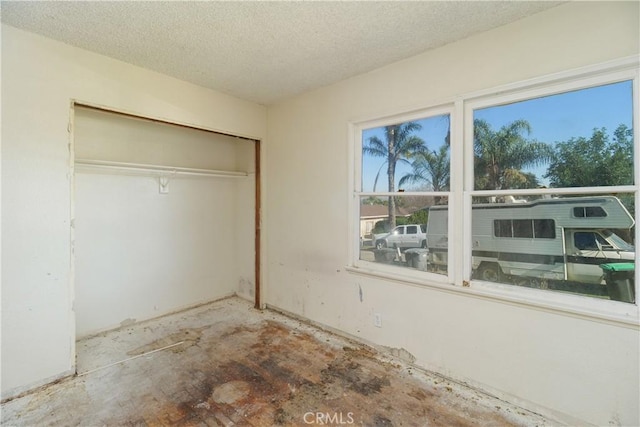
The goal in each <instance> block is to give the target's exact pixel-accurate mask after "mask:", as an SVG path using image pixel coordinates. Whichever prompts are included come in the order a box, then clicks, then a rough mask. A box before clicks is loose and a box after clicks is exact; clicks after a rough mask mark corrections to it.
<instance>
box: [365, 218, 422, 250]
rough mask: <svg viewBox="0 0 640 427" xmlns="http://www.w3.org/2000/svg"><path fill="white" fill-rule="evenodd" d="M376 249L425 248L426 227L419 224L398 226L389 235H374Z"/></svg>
mask: <svg viewBox="0 0 640 427" xmlns="http://www.w3.org/2000/svg"><path fill="white" fill-rule="evenodd" d="M374 241H375V247H376V249H382V248H400V249H407V248H426V247H427V234H426V226H425V225H420V224H406V225H399V226H397V227H396V228H394V229H393V230H391V232H390V233H383V234H376V235H375V238H374Z"/></svg>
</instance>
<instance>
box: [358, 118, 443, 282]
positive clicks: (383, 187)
mask: <svg viewBox="0 0 640 427" xmlns="http://www.w3.org/2000/svg"><path fill="white" fill-rule="evenodd" d="M449 110H450V109H439V110H432V111H429V112H425V113H421V114H414V115H408V116H407V117H403V118H401V119H399V120H390V121H389V122H385V121H382V122H379V123H368V124H364V125H363V126H362V127H361V128H360V132H359V142H358V144H357V145H358V150H359V151H358V153H357V157H358V159H359V160H360V165H359V171H360V174H359V177H358V181H357V182H356V185H355V187H356V195H357V197H358V199H359V200H360V203H359V212H360V221H361V222H362V221H365V220H366V219H370V218H375V219H373V222H374V226H373V228H372V229H371V234H370V236H360V238H359V240H360V241H361V242H362V243H361V244H360V245H359V248H358V254H359V256H358V259H357V261H356V262H357V263H358V265H360V264H361V263H368V265H369V266H371V265H372V264H371V263H373V266H374V267H375V268H377V269H383V270H386V269H391V271H397V272H399V273H402V274H405V275H407V274H409V275H411V274H413V275H416V277H423V276H424V275H425V274H426V275H429V273H437V274H440V275H446V274H447V269H446V266H445V267H444V268H438V269H436V268H435V267H434V268H433V269H431V270H430V271H427V268H426V266H427V256H428V255H429V253H430V251H431V250H432V248H429V247H428V242H434V244H435V243H437V244H438V247H437V250H438V251H439V254H440V255H441V257H444V258H446V256H447V248H448V244H447V242H446V241H445V242H444V243H443V241H442V240H441V239H439V238H436V237H434V236H433V233H434V232H437V233H440V234H442V235H444V236H446V233H447V230H446V220H445V221H444V222H442V224H444V225H445V230H441V229H437V230H436V229H434V227H432V228H431V230H430V229H429V228H428V226H427V224H428V221H429V218H430V216H431V212H432V210H433V209H436V208H441V207H446V206H447V203H448V196H449V175H450V169H451V168H450V164H449V162H450V160H449V158H450V155H449V140H450V132H451V120H450V111H449ZM442 224H440V225H442ZM430 233H431V234H432V236H430ZM433 249H435V248H433ZM445 265H446V264H445Z"/></svg>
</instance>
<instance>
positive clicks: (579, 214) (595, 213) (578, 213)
mask: <svg viewBox="0 0 640 427" xmlns="http://www.w3.org/2000/svg"><path fill="white" fill-rule="evenodd" d="M573 216H575V217H576V218H595V217H598V218H601V217H605V216H607V213H606V212H605V211H604V209H602V208H601V207H600V206H580V207H575V208H573Z"/></svg>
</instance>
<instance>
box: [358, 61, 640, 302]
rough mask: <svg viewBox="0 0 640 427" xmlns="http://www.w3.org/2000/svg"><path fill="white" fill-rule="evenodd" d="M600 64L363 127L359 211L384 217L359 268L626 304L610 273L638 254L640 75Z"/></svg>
mask: <svg viewBox="0 0 640 427" xmlns="http://www.w3.org/2000/svg"><path fill="white" fill-rule="evenodd" d="M593 68H594V69H595V70H596V71H597V72H593V71H590V69H586V70H585V71H581V72H576V73H575V74H574V75H573V76H570V75H569V73H566V74H564V75H563V76H562V77H549V78H540V79H538V80H536V81H531V82H526V83H523V84H521V85H519V86H518V85H516V84H514V85H511V86H510V87H508V88H506V89H503V88H497V89H495V91H493V92H489V91H485V92H483V93H480V94H472V95H469V96H461V97H460V98H458V99H456V100H455V101H454V102H452V104H451V106H450V107H447V108H438V109H433V110H426V111H425V112H424V113H408V114H406V115H403V116H396V117H394V118H390V119H380V120H375V121H371V122H366V123H361V124H359V125H357V126H356V143H355V147H356V149H355V158H356V161H357V163H356V165H355V168H354V169H355V172H356V174H355V181H354V185H353V188H354V190H355V191H354V195H355V197H354V200H357V201H359V203H358V202H356V203H355V206H357V209H359V212H360V221H362V220H363V219H364V218H365V217H367V216H368V215H369V213H370V212H373V211H377V215H378V216H377V217H376V219H375V225H374V228H373V229H372V233H371V238H370V241H366V239H365V243H364V244H363V245H362V246H361V247H359V248H358V251H357V252H355V253H356V254H357V255H356V256H354V262H353V265H354V266H355V267H356V268H357V267H360V266H365V265H366V267H367V268H368V271H370V272H375V271H380V272H382V273H384V274H386V275H389V274H396V273H397V274H398V275H402V276H403V277H408V279H407V280H412V281H417V282H418V283H425V284H434V286H435V285H437V284H438V283H448V284H451V285H454V286H461V287H465V286H470V287H476V288H477V289H482V290H483V291H486V292H488V293H492V292H493V293H496V294H500V295H513V294H517V295H520V293H522V292H526V293H527V295H533V294H531V292H534V293H535V295H537V298H541V299H543V300H547V299H548V300H553V301H560V302H561V304H560V306H567V302H568V301H569V300H571V303H572V304H573V303H575V301H574V300H573V299H572V298H578V299H579V300H580V301H586V300H585V299H584V298H591V299H590V300H589V301H590V303H589V304H598V303H599V302H598V301H600V300H606V299H615V298H617V297H616V296H615V293H610V292H609V291H608V289H609V287H610V284H608V283H607V282H606V280H604V279H605V278H606V277H605V275H604V273H603V269H602V268H601V267H600V265H601V264H604V263H619V262H624V263H633V264H635V259H636V256H635V248H634V242H635V236H637V232H636V230H635V221H637V217H638V214H637V213H636V208H635V204H636V201H637V200H638V198H639V196H638V191H639V185H638V180H639V178H638V177H640V174H638V171H637V170H636V168H637V166H636V165H637V164H640V156H638V153H637V152H636V150H637V149H636V147H637V145H638V144H637V141H636V138H637V136H636V135H637V134H638V132H637V131H636V130H635V129H634V127H637V126H638V123H637V122H634V120H636V121H637V120H638V118H637V114H635V115H634V105H637V103H638V99H637V98H638V94H637V93H635V92H634V91H635V90H636V89H635V88H636V87H637V86H638V82H637V79H638V68H637V61H636V62H632V61H631V60H628V61H627V60H624V61H620V64H619V65H617V66H615V67H613V68H611V70H609V71H607V72H603V71H602V70H603V67H593ZM454 112H455V116H454ZM450 207H451V209H449V208H450ZM634 220H635V221H634ZM394 226H403V229H404V234H397V235H395V234H393V233H391V234H390V233H389V231H390V230H392V229H393V228H394ZM594 248H595V249H594ZM422 258H425V260H424V261H423V259H422ZM451 260H455V261H453V262H451ZM416 270H418V271H416ZM631 274H635V273H631ZM634 277H635V276H634ZM505 285H507V286H505ZM525 287H526V288H529V289H528V290H526V291H525V290H523V288H525ZM531 288H537V289H538V290H535V291H532V290H531ZM569 294H570V295H569ZM610 295H611V296H610ZM518 298H521V296H518ZM622 302H625V303H635V300H633V301H629V300H624V301H622ZM616 307H620V305H618V306H616Z"/></svg>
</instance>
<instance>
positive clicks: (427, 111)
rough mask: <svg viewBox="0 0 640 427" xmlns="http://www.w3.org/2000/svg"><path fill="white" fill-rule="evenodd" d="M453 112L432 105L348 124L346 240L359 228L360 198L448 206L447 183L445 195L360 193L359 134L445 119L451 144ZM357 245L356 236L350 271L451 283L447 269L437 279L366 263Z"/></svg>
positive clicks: (428, 274)
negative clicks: (428, 200) (414, 199)
mask: <svg viewBox="0 0 640 427" xmlns="http://www.w3.org/2000/svg"><path fill="white" fill-rule="evenodd" d="M453 111H454V105H453V103H448V104H441V105H436V106H432V107H428V108H422V109H419V110H413V111H410V112H407V113H402V114H395V115H390V116H387V117H383V118H378V119H373V120H363V121H360V122H352V123H350V124H349V133H350V140H351V141H352V147H353V149H352V154H351V156H350V158H352V159H353V160H352V162H351V164H352V167H353V172H352V176H353V179H352V180H351V186H350V191H349V192H350V195H351V199H352V201H353V203H352V204H351V210H352V215H351V218H352V224H351V229H352V233H350V236H353V235H354V234H353V231H354V230H355V229H356V228H358V229H359V226H357V224H359V221H360V200H361V198H363V197H369V196H375V197H389V196H396V197H411V196H424V197H428V196H439V197H446V198H447V202H448V203H450V201H451V185H452V184H451V183H450V189H449V191H402V192H400V191H396V192H393V193H391V192H388V191H376V192H372V191H362V158H363V156H362V144H363V140H362V138H363V132H364V131H366V130H368V129H372V128H379V127H383V126H389V125H394V124H399V123H405V122H410V121H415V120H422V119H428V118H431V117H437V116H443V115H448V116H449V120H450V122H449V123H450V128H451V135H450V137H451V140H453V135H454V129H453V128H454V120H453ZM453 151H454V148H453V146H450V152H449V164H450V168H451V170H454V166H453V156H454V154H453ZM448 232H449V233H451V232H452V228H451V221H450V220H449V223H448ZM356 235H357V234H356ZM450 235H451V234H450ZM352 241H353V239H352ZM359 242H360V238H359V236H358V237H357V238H356V239H355V244H352V245H351V251H350V252H351V254H350V256H349V258H350V262H349V264H348V265H349V266H350V267H353V268H356V269H359V270H358V271H360V272H363V271H366V272H368V273H369V274H374V275H375V274H376V272H380V273H382V274H383V275H393V276H394V277H398V278H404V279H407V280H409V281H412V282H416V283H420V284H426V283H428V282H429V281H431V282H435V283H440V284H446V283H451V282H452V281H453V277H452V274H451V269H448V271H447V275H441V274H436V273H432V272H428V271H419V270H413V269H409V268H406V269H399V268H398V267H394V266H390V265H385V264H377V263H372V262H370V261H365V260H361V259H360V256H359V254H360V246H359V245H360V243H359ZM449 251H450V247H449ZM450 256H452V254H451V252H449V257H450Z"/></svg>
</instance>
